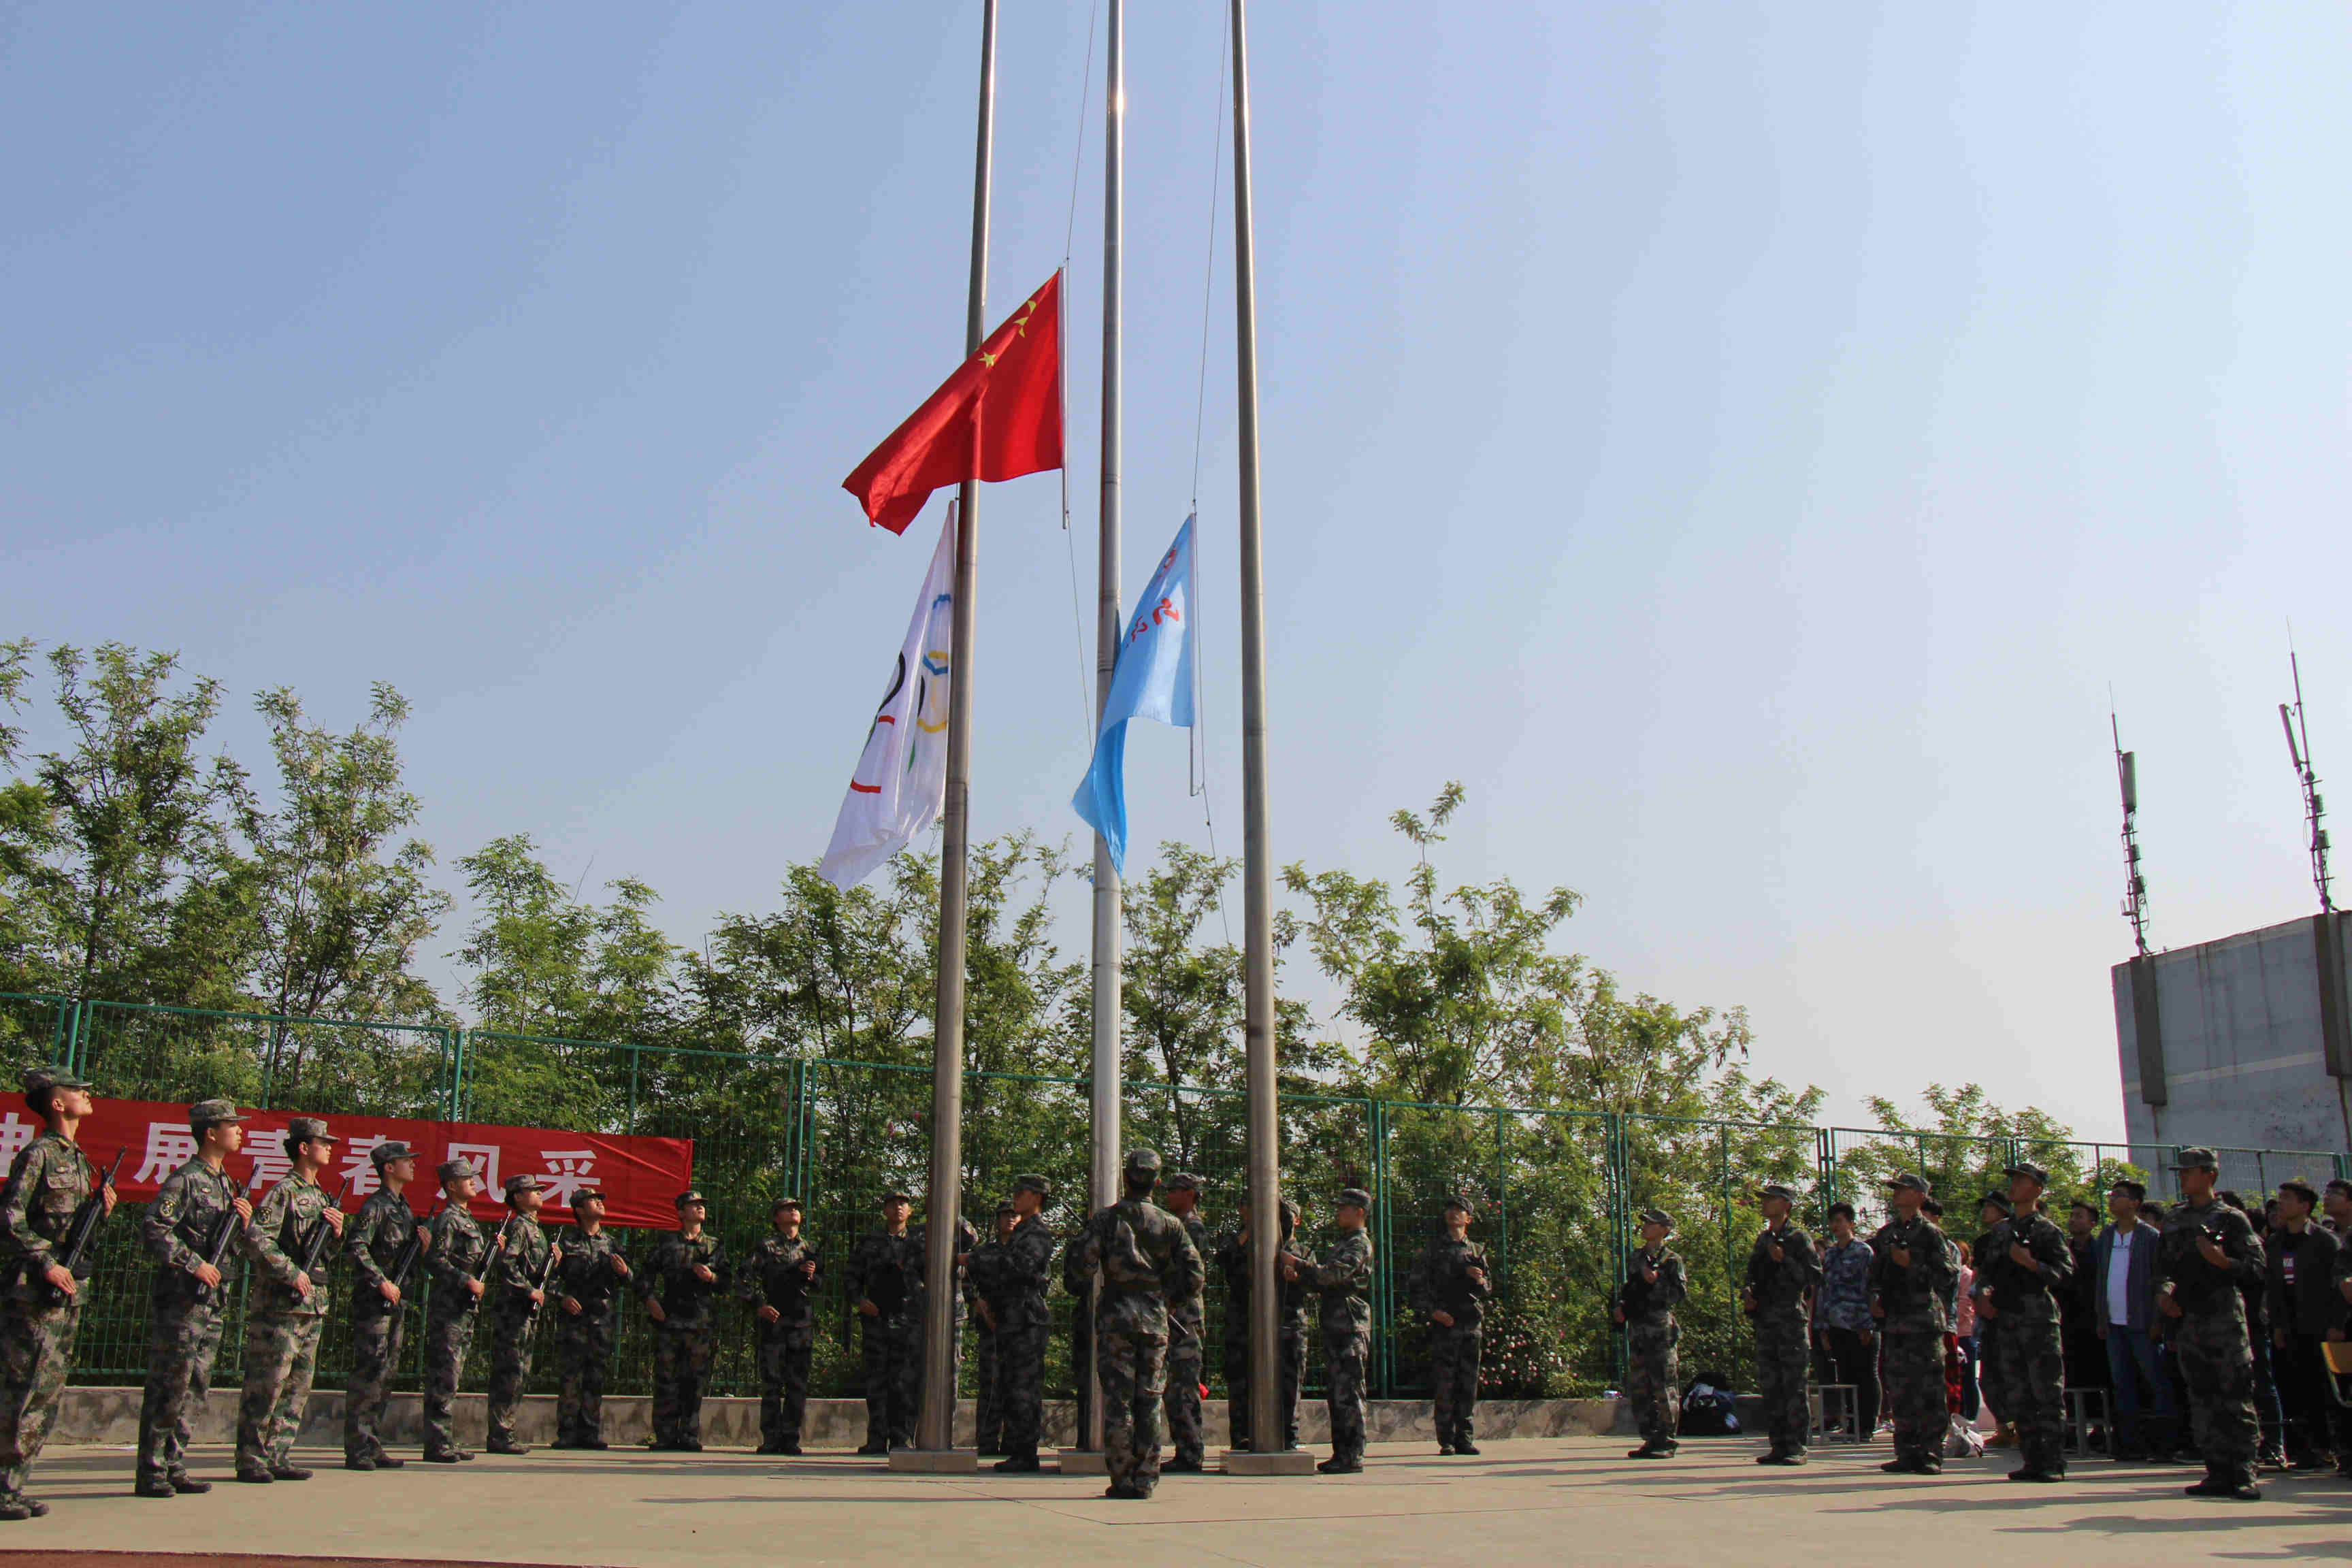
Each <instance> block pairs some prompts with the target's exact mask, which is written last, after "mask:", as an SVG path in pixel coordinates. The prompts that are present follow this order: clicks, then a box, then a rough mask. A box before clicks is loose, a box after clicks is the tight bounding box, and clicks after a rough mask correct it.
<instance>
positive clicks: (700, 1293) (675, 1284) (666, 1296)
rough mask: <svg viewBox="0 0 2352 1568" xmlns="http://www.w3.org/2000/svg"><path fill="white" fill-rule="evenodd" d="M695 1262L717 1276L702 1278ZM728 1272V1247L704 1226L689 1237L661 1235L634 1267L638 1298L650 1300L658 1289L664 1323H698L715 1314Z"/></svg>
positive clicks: (690, 1325)
mask: <svg viewBox="0 0 2352 1568" xmlns="http://www.w3.org/2000/svg"><path fill="white" fill-rule="evenodd" d="M696 1264H700V1265H702V1266H703V1267H704V1268H708V1269H709V1270H710V1272H711V1273H712V1274H714V1275H716V1276H717V1278H716V1279H703V1278H702V1277H701V1276H700V1275H698V1274H697V1273H695V1271H694V1267H695V1265H696ZM729 1279H730V1269H729V1268H728V1267H727V1249H726V1247H723V1246H722V1245H720V1243H719V1238H718V1237H715V1236H713V1235H711V1234H710V1233H709V1231H707V1230H706V1231H704V1232H703V1233H702V1234H701V1235H700V1236H698V1237H695V1238H694V1239H693V1240H691V1241H688V1239H687V1238H686V1235H685V1233H684V1232H682V1231H681V1232H674V1233H672V1234H671V1235H669V1236H666V1237H663V1238H662V1242H661V1245H660V1246H658V1247H655V1248H654V1250H653V1256H652V1257H650V1258H646V1266H645V1267H644V1268H640V1269H638V1270H637V1275H636V1281H637V1300H641V1301H650V1300H653V1299H654V1295H655V1293H656V1291H658V1292H659V1293H660V1295H661V1304H662V1322H663V1323H664V1325H666V1326H667V1327H669V1328H677V1329H686V1328H696V1327H699V1326H700V1325H702V1324H704V1323H707V1322H709V1321H711V1320H712V1319H714V1318H715V1317H716V1316H717V1315H718V1305H717V1303H718V1299H719V1296H720V1295H721V1294H722V1293H724V1292H725V1291H726V1289H728V1285H729Z"/></svg>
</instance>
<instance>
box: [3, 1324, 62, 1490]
mask: <svg viewBox="0 0 2352 1568" xmlns="http://www.w3.org/2000/svg"><path fill="white" fill-rule="evenodd" d="M80 1326H81V1298H80V1297H79V1296H77V1297H75V1298H74V1299H73V1300H70V1301H68V1302H67V1303H66V1304H65V1305H64V1306H61V1307H53V1306H51V1305H49V1304H48V1302H47V1300H22V1299H12V1300H9V1301H8V1303H7V1304H6V1305H5V1307H0V1498H13V1497H21V1496H22V1495H23V1494H24V1490H25V1481H26V1478H27V1477H29V1476H30V1475H31V1474H32V1472H33V1461H34V1460H35V1459H37V1458H40V1457H41V1445H42V1444H43V1443H46V1442H47V1441H48V1437H49V1422H50V1420H51V1419H52V1418H53V1417H55V1415H57V1410H58V1396H59V1395H60V1394H63V1393H64V1392H65V1386H66V1373H68V1372H69V1371H71V1370H72V1368H73V1344H74V1331H75V1330H76V1329H78V1328H79V1327H80Z"/></svg>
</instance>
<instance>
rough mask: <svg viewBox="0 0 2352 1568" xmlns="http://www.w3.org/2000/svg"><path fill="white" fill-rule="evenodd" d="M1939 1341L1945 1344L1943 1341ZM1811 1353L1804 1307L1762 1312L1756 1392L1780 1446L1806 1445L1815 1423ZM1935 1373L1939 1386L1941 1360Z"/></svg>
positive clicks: (1796, 1448)
mask: <svg viewBox="0 0 2352 1568" xmlns="http://www.w3.org/2000/svg"><path fill="white" fill-rule="evenodd" d="M1942 1344H1943V1341H1942V1340H1941V1339H1938V1340H1937V1346H1938V1348H1939V1349H1940V1347H1941V1346H1942ZM1812 1359H1813V1352H1812V1329H1811V1322H1810V1321H1808V1320H1807V1318H1806V1316H1805V1314H1804V1313H1802V1312H1792V1311H1789V1310H1785V1309H1783V1310H1768V1311H1764V1312H1759V1313H1758V1314H1757V1317H1756V1392H1757V1394H1759V1396H1760V1397H1761V1398H1762V1399H1763V1401H1764V1430H1765V1433H1766V1435H1767V1436H1769V1437H1770V1438H1771V1439H1772V1447H1773V1449H1774V1450H1775V1451H1776V1452H1780V1453H1785V1454H1801V1453H1803V1452H1804V1451H1805V1438H1806V1435H1807V1434H1808V1433H1809V1432H1810V1431H1811V1428H1812V1411H1811V1407H1810V1406H1808V1405H1806V1403H1805V1369H1806V1368H1807V1367H1808V1366H1810V1365H1811V1364H1812ZM1936 1375H1937V1384H1938V1386H1939V1387H1940V1386H1941V1380H1942V1378H1943V1371H1942V1363H1937V1373H1936ZM1939 1398H1940V1396H1939Z"/></svg>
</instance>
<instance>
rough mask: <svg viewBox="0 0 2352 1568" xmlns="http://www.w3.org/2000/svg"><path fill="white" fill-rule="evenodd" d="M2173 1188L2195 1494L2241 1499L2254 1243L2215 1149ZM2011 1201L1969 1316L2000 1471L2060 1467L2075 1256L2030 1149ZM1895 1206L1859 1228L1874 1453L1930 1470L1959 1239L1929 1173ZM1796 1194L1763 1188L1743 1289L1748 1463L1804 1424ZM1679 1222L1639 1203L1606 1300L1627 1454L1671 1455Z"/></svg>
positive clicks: (1937, 1444)
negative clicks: (1617, 1279) (1990, 1403)
mask: <svg viewBox="0 0 2352 1568" xmlns="http://www.w3.org/2000/svg"><path fill="white" fill-rule="evenodd" d="M2174 1168H2175V1170H2176V1172H2177V1173H2178V1174H2179V1183H2180V1193H2181V1200H2180V1202H2179V1203H2177V1204H2175V1205H2173V1206H2172V1207H2171V1208H2170V1209H2169V1210H2168V1211H2167V1212H2166V1214H2165V1215H2164V1222H2163V1228H2162V1230H2161V1232H2160V1233H2159V1236H2158V1246H2157V1254H2156V1289H2157V1300H2158V1310H2159V1311H2160V1312H2162V1313H2163V1314H2164V1315H2165V1317H2166V1318H2167V1319H2168V1320H2169V1321H2170V1323H2171V1329H2170V1332H2169V1336H2168V1339H2169V1342H2170V1344H2171V1346H2172V1350H2173V1353H2174V1355H2175V1356H2177V1357H2178V1358H2179V1364H2180V1367H2181V1371H2182V1373H2183V1375H2184V1378H2185V1381H2186V1382H2187V1384H2188V1388H2189V1404H2190V1409H2191V1415H2192V1416H2193V1418H2194V1430H2195V1433H2196V1438H2197V1444H2198V1447H2200V1450H2201V1451H2202V1453H2203V1457H2204V1462H2205V1467H2206V1473H2205V1479H2203V1480H2201V1481H2199V1482H2197V1483H2196V1484H2195V1485H2193V1486H2190V1487H2189V1488H2188V1489H2187V1490H2188V1493H2189V1496H2191V1497H2209V1498H2235V1499H2241V1500H2253V1499H2257V1498H2259V1497H2260V1496H2261V1495H2262V1493H2261V1490H2260V1489H2259V1488H2257V1487H2256V1485H2255V1482H2254V1462H2255V1449H2256V1444H2257V1440H2258V1428H2257V1425H2256V1420H2255V1415H2254V1403H2253V1384H2254V1371H2253V1368H2254V1356H2253V1345H2252V1340H2251V1338H2250V1337H2249V1334H2248V1330H2247V1322H2246V1314H2245V1310H2244V1306H2243V1303H2242V1297H2241V1294H2240V1288H2241V1287H2242V1285H2245V1284H2247V1283H2249V1282H2252V1281H2254V1280H2256V1279H2259V1278H2260V1277H2261V1272H2262V1269H2263V1253H2262V1249H2261V1247H2259V1246H2258V1245H2257V1243H2256V1241H2255V1238H2254V1234H2253V1227H2252V1224H2251V1223H2250V1222H2249V1221H2248V1219H2247V1217H2246V1216H2245V1215H2243V1214H2242V1213H2240V1212H2239V1211H2238V1210H2236V1209H2234V1208H2232V1207H2231V1206H2230V1205H2227V1204H2224V1203H2222V1202H2221V1201H2220V1199H2219V1198H2217V1197H2216V1195H2215V1193H2214V1185H2215V1183H2216V1181H2217V1179H2218V1177H2219V1171H2220V1162H2219V1161H2218V1159H2217V1158H2216V1157H2215V1154H2214V1152H2213V1151H2212V1150H2210V1149H2184V1150H2182V1151H2181V1152H2180V1155H2179V1160H2178V1162H2177V1163H2176V1164H2175V1167H2174ZM2004 1174H2005V1175H2006V1176H2007V1177H2008V1179H2009V1198H2008V1211H2007V1213H2006V1214H2005V1215H2002V1216H2001V1217H2000V1219H1999V1220H1998V1221H1997V1223H1995V1224H1994V1225H1993V1226H1992V1228H1991V1229H1990V1232H1989V1233H1988V1234H1987V1235H1986V1236H1985V1237H1983V1238H1982V1240H1981V1241H1979V1243H1978V1244H1977V1246H1976V1247H1975V1249H1974V1250H1975V1256H1976V1273H1975V1283H1974V1286H1973V1288H1972V1291H1971V1296H1972V1300H1973V1302H1974V1306H1975V1309H1976V1311H1977V1313H1978V1315H1979V1318H1980V1319H1981V1320H1982V1321H1984V1322H1985V1323H1987V1324H1989V1325H1994V1326H1995V1332H1994V1333H1993V1334H1992V1336H1991V1345H1992V1347H1993V1348H1992V1352H1991V1355H1990V1358H1989V1360H1988V1363H1987V1364H1988V1368H1989V1370H1990V1373H1991V1376H1990V1381H1991V1382H1992V1383H1993V1384H1994V1385H1995V1386H1996V1387H1998V1388H1999V1389H2000V1391H2001V1395H2000V1408H2001V1409H2002V1410H2003V1412H2004V1413H2005V1414H2007V1413H2013V1415H2014V1420H2015V1423H2016V1426H2017V1433H2018V1443H2019V1448H2020V1457H2021V1461H2022V1462H2021V1464H2020V1466H2019V1467H2018V1468H2016V1469H2014V1470H2011V1472H2010V1473H2009V1479H2011V1480H2012V1481H2021V1482H2050V1481H2059V1480H2063V1479H2065V1478H2066V1458H2065V1433H2064V1420H2065V1417H2064V1411H2063V1408H2062V1399H2063V1393H2062V1391H2063V1383H2064V1377H2065V1355H2064V1351H2063V1344H2062V1342H2061V1339H2060V1332H2059V1310H2058V1298H2057V1295H2056V1292H2058V1291H2060V1290H2062V1289H2063V1287H2064V1286H2065V1285H2066V1284H2067V1282H2068V1281H2069V1279H2071V1278H2072V1277H2073V1274H2074V1267H2075V1264H2074V1257H2073V1255H2072V1254H2071V1253H2070V1251H2069V1249H2068V1247H2067V1238H2066V1233H2065V1232H2064V1231H2063V1230H2062V1229H2060V1228H2059V1226H2057V1225H2056V1224H2054V1223H2053V1221H2052V1220H2051V1219H2050V1217H2049V1216H2048V1215H2045V1214H2043V1213H2042V1193H2043V1191H2044V1190H2045V1189H2046V1188H2047V1187H2048V1186H2049V1184H2050V1173H2048V1172H2047V1171H2045V1170H2044V1169H2042V1167H2041V1166H2039V1165H2036V1164H2034V1163H2032V1162H2030V1161H2020V1162H2019V1163H2016V1164H2014V1165H2011V1166H2009V1167H2007V1168H2006V1170H2005V1171H2004ZM1886 1186H1887V1188H1888V1198H1889V1205H1890V1207H1891V1208H1892V1209H1893V1211H1894V1212H1893V1215H1892V1216H1891V1217H1890V1218H1889V1219H1888V1220H1887V1222H1886V1223H1885V1225H1884V1226H1881V1227H1880V1228H1879V1230H1878V1232H1877V1234H1876V1235H1874V1237H1871V1238H1870V1247H1871V1265H1870V1310H1871V1314H1872V1317H1873V1319H1874V1321H1876V1323H1877V1325H1878V1335H1879V1338H1880V1340H1881V1342H1883V1345H1884V1354H1885V1386H1886V1396H1887V1402H1888V1405H1889V1408H1890V1411H1891V1414H1892V1415H1893V1416H1894V1422H1895V1458H1893V1459H1891V1460H1889V1461H1888V1462H1887V1463H1885V1465H1883V1466H1881V1467H1880V1468H1882V1469H1885V1470H1887V1471H1890V1472H1893V1473H1895V1474H1913V1475H1927V1476H1932V1475H1938V1474H1941V1473H1942V1471H1943V1468H1944V1460H1943V1444H1944V1439H1945V1436H1946V1435H1947V1433H1948V1430H1949V1420H1948V1405H1947V1402H1946V1389H1945V1336H1946V1334H1947V1333H1948V1332H1950V1331H1951V1330H1952V1326H1953V1323H1954V1321H1955V1317H1956V1314H1957V1312H1958V1305H1959V1300H1958V1298H1959V1279H1960V1269H1961V1258H1960V1251H1959V1248H1958V1246H1957V1245H1956V1244H1955V1243H1954V1242H1953V1241H1952V1240H1951V1238H1950V1237H1947V1236H1946V1235H1945V1234H1944V1232H1943V1230H1942V1229H1941V1228H1940V1227H1939V1226H1938V1225H1937V1223H1936V1217H1935V1216H1936V1215H1937V1214H1938V1213H1940V1210H1937V1208H1936V1206H1935V1203H1934V1195H1933V1193H1932V1191H1931V1189H1930V1187H1929V1185H1928V1184H1927V1179H1926V1178H1925V1177H1922V1176H1919V1175H1916V1174H1914V1173H1909V1172H1906V1173H1901V1174H1899V1175H1896V1176H1895V1177H1893V1178H1892V1179H1890V1180H1889V1181H1888V1182H1887V1183H1886ZM1796 1203H1797V1194H1795V1193H1794V1192H1792V1191H1791V1190H1790V1189H1789V1188H1788V1187H1785V1186H1781V1185H1779V1184H1767V1185H1765V1186H1763V1187H1762V1188H1760V1189H1759V1193H1758V1206H1759V1209H1760V1210H1761V1211H1762V1213H1763V1215H1764V1228H1763V1230H1762V1231H1761V1232H1759V1234H1758V1236H1757V1237H1756V1242H1755V1245H1754V1247H1752V1248H1751V1249H1750V1251H1749V1254H1748V1269H1747V1276H1746V1282H1745V1285H1744V1288H1743V1289H1742V1291H1741V1296H1740V1300H1741V1305H1742V1307H1743V1308H1744V1310H1746V1311H1747V1312H1748V1315H1749V1317H1750V1318H1751V1320H1752V1321H1753V1323H1754V1326H1755V1332H1756V1361H1757V1387H1758V1392H1759V1394H1760V1395H1761V1396H1762V1402H1763V1405H1764V1420H1765V1426H1766V1431H1767V1434H1768V1436H1769V1447H1768V1448H1767V1450H1766V1451H1765V1452H1764V1453H1762V1454H1760V1455H1759V1456H1758V1457H1757V1460H1756V1462H1757V1463H1758V1464H1759V1465H1772V1466H1799V1465H1802V1464H1804V1463H1805V1462H1806V1458H1807V1455H1806V1438H1807V1435H1808V1433H1809V1432H1810V1430H1811V1419H1810V1415H1811V1413H1810V1411H1809V1409H1808V1406H1807V1394H1806V1388H1805V1373H1806V1367H1807V1363H1808V1360H1809V1356H1810V1347H1811V1332H1810V1330H1811V1310H1812V1300H1813V1293H1814V1291H1815V1289H1817V1288H1818V1287H1819V1285H1820V1283H1821V1280H1822V1262H1821V1253H1820V1250H1819V1249H1818V1248H1817V1247H1815V1245H1814V1243H1813V1240H1812V1238H1811V1237H1810V1236H1808V1235H1807V1234H1806V1233H1805V1232H1804V1230H1803V1229H1802V1228H1801V1227H1800V1226H1797V1225H1796V1224H1794V1223H1793V1222H1792V1220H1791V1217H1790V1216H1791V1214H1792V1212H1793V1210H1794V1208H1795V1206H1796ZM1673 1229H1674V1222H1673V1220H1672V1219H1671V1218H1670V1217H1669V1216H1668V1215H1666V1214H1665V1213H1664V1212H1663V1211H1661V1210H1658V1209H1650V1210H1646V1211H1644V1212H1643V1215H1642V1246H1641V1247H1640V1248H1639V1249H1638V1250H1637V1251H1636V1252H1635V1253H1634V1254H1633V1258H1631V1259H1630V1261H1629V1263H1628V1267H1627V1270H1626V1275H1625V1278H1624V1279H1623V1280H1622V1283H1621V1284H1620V1286H1619V1288H1618V1290H1617V1293H1616V1300H1615V1301H1614V1303H1613V1304H1612V1318H1613V1319H1614V1320H1615V1321H1617V1322H1619V1323H1622V1324H1623V1325H1624V1326H1625V1330H1626V1344H1627V1350H1628V1352H1629V1361H1630V1370H1629V1372H1628V1373H1627V1381H1626V1394H1627V1396H1628V1398H1629V1399H1630V1400H1631V1401H1632V1402H1633V1406H1634V1411H1635V1415H1636V1418H1637V1420H1638V1422H1639V1425H1640V1428H1641V1433H1642V1446H1641V1447H1638V1448H1635V1449H1633V1452H1632V1453H1631V1454H1630V1455H1629V1456H1628V1457H1629V1458H1636V1459H1662V1458H1671V1457H1672V1456H1673V1454H1674V1453H1675V1389H1676V1387H1677V1386H1678V1384H1679V1378H1680V1370H1679V1368H1678V1366H1677V1365H1676V1360H1675V1340H1676V1338H1677V1337H1678V1333H1679V1330H1678V1328H1677V1326H1676V1324H1675V1317H1674V1309H1675V1305H1676V1304H1677V1303H1679V1302H1680V1301H1681V1300H1683V1299H1684V1297H1685V1294H1686V1285H1685V1276H1684V1271H1683V1266H1682V1260H1681V1259H1680V1258H1676V1257H1675V1255H1674V1254H1673V1252H1672V1251H1671V1249H1669V1247H1667V1245H1666V1243H1667V1237H1669V1236H1670V1235H1671V1234H1672V1233H1673Z"/></svg>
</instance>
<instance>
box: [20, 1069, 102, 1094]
mask: <svg viewBox="0 0 2352 1568" xmlns="http://www.w3.org/2000/svg"><path fill="white" fill-rule="evenodd" d="M24 1083H25V1092H26V1094H46V1093H47V1092H48V1091H49V1090H50V1089H88V1088H89V1079H86V1078H79V1077H77V1076H75V1075H74V1074H73V1073H70V1072H68V1071H67V1070H66V1069H65V1068H31V1069H29V1070H28V1071H26V1074H25V1079H24Z"/></svg>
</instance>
